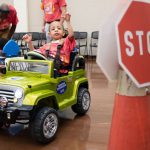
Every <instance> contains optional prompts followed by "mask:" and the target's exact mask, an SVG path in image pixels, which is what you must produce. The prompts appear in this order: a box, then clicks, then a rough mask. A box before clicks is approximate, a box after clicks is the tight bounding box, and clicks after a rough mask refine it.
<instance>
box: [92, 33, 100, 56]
mask: <svg viewBox="0 0 150 150" xmlns="http://www.w3.org/2000/svg"><path fill="white" fill-rule="evenodd" d="M98 38H99V31H93V32H92V33H91V41H90V55H91V56H92V58H93V48H97V47H98Z"/></svg>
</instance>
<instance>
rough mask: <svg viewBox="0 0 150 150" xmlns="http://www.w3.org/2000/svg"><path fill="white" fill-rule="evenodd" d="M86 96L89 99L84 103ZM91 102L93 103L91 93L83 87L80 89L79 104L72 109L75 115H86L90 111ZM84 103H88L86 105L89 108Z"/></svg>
mask: <svg viewBox="0 0 150 150" xmlns="http://www.w3.org/2000/svg"><path fill="white" fill-rule="evenodd" d="M85 96H86V97H87V100H86V101H85V102H84V97H85ZM90 102H91V99H90V93H89V91H88V89H86V88H83V87H82V88H79V91H78V98H77V103H76V104H75V105H73V106H72V107H71V108H72V110H73V111H74V112H75V113H77V114H79V115H84V114H85V113H86V112H87V111H88V110H89V107H90ZM83 103H86V104H85V105H87V106H84V104H83Z"/></svg>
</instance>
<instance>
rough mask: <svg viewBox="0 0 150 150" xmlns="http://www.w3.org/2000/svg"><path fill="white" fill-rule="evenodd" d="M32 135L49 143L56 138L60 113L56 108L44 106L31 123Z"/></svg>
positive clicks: (37, 139) (42, 141) (39, 140)
mask: <svg viewBox="0 0 150 150" xmlns="http://www.w3.org/2000/svg"><path fill="white" fill-rule="evenodd" d="M30 129H31V134H32V137H33V138H34V139H35V140H36V141H38V142H41V143H48V142H50V141H51V140H53V139H54V137H55V135H56V132H57V129H58V115H57V112H56V110H54V109H52V108H49V107H44V108H42V109H41V110H40V111H39V112H38V113H37V114H36V116H35V119H34V120H33V121H32V122H31V124H30Z"/></svg>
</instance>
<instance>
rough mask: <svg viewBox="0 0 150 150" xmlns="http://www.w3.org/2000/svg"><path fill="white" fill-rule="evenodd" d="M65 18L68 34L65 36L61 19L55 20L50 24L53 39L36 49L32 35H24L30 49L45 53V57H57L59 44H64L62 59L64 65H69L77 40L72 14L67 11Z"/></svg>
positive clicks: (61, 53) (61, 51) (61, 49)
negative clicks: (72, 23)
mask: <svg viewBox="0 0 150 150" xmlns="http://www.w3.org/2000/svg"><path fill="white" fill-rule="evenodd" d="M64 20H65V21H66V24H67V28H68V35H67V37H66V38H63V36H64V34H65V31H64V27H63V26H62V25H61V24H60V22H59V21H54V22H52V23H51V26H50V33H49V34H50V36H51V38H52V41H51V42H50V43H47V44H45V45H43V46H42V47H40V48H39V49H37V50H35V49H34V47H33V44H32V35H30V34H26V35H24V36H23V40H24V41H25V42H27V43H28V45H29V49H30V50H34V51H37V52H39V53H41V54H43V55H44V56H45V57H51V58H55V57H56V55H57V46H58V45H62V47H61V48H60V60H61V61H62V62H63V65H64V66H67V65H68V64H69V62H70V53H71V52H72V50H73V49H74V48H75V45H76V42H75V39H74V32H73V29H72V26H71V23H70V14H68V13H66V14H65V17H64Z"/></svg>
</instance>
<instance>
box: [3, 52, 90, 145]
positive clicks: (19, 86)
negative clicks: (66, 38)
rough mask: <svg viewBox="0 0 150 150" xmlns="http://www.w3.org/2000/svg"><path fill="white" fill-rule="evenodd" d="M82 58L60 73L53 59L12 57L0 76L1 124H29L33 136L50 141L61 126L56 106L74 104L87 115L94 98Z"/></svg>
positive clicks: (61, 108) (80, 113)
mask: <svg viewBox="0 0 150 150" xmlns="http://www.w3.org/2000/svg"><path fill="white" fill-rule="evenodd" d="M31 56H32V58H33V57H35V55H34V54H32V52H31V53H30V55H28V58H29V57H31ZM36 57H37V55H36ZM40 57H41V56H40ZM79 60H80V59H79V57H78V58H77V59H76V62H74V63H73V64H72V66H71V68H70V69H69V71H68V73H67V74H62V75H61V76H60V75H58V76H57V75H56V74H57V73H56V69H55V68H54V65H55V64H54V63H55V62H54V61H53V60H33V59H31V60H30V59H22V60H21V59H10V61H9V62H8V64H7V67H6V72H5V71H3V73H4V74H2V75H1V76H0V126H1V127H2V126H5V127H9V125H10V124H15V123H21V124H29V128H30V130H31V134H32V137H33V138H34V139H35V140H36V141H38V142H41V143H48V142H50V141H51V140H52V139H53V138H54V137H55V135H56V132H57V130H58V126H59V118H58V114H57V110H63V109H65V108H67V107H70V106H71V108H72V110H73V111H74V112H75V113H77V114H79V115H84V114H85V113H86V112H87V111H88V109H89V107H90V101H91V99H90V94H89V91H88V80H87V78H86V77H85V70H84V67H83V66H84V65H83V61H81V62H82V63H80V61H79ZM82 60H83V58H82ZM78 61H79V63H78ZM81 64H82V65H81Z"/></svg>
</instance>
